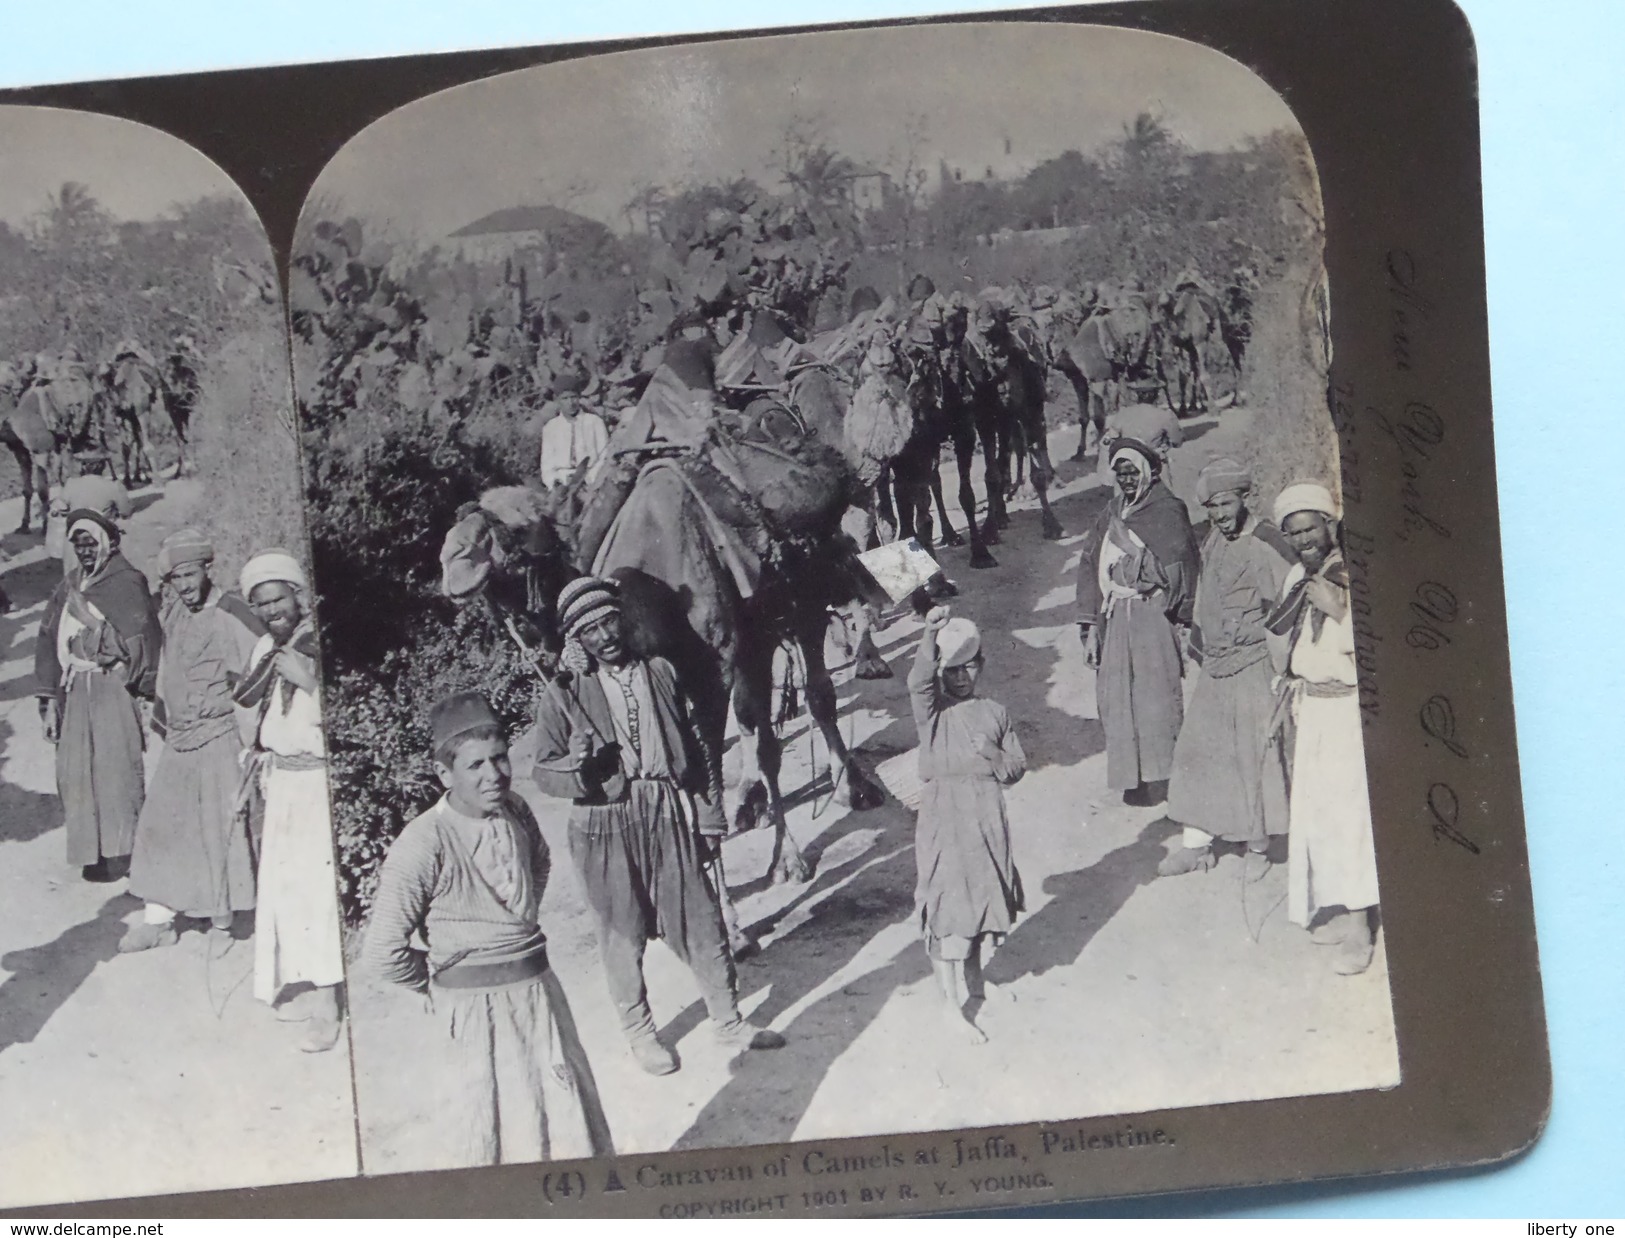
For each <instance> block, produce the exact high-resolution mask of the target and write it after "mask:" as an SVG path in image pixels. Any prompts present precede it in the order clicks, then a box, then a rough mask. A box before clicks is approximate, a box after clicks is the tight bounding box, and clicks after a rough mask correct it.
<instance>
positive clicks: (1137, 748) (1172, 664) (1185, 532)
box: [1078, 438, 1199, 807]
mask: <svg viewBox="0 0 1625 1238" xmlns="http://www.w3.org/2000/svg"><path fill="white" fill-rule="evenodd" d="M1111 469H1112V476H1113V478H1114V479H1115V481H1116V483H1117V493H1115V494H1113V495H1112V497H1111V500H1110V501H1109V502H1108V503H1107V505H1106V507H1105V509H1104V510H1103V511H1102V512H1101V513H1100V519H1099V520H1098V521H1097V522H1096V524H1095V527H1094V528H1093V529H1092V530H1091V531H1090V533H1089V536H1088V537H1086V538H1085V539H1084V543H1083V552H1082V557H1081V559H1080V561H1079V564H1078V627H1079V630H1080V632H1081V634H1082V636H1083V656H1084V661H1085V662H1086V663H1088V665H1089V666H1091V667H1093V668H1095V699H1096V701H1097V703H1098V708H1099V712H1100V725H1101V727H1102V729H1103V730H1104V731H1105V732H1106V785H1107V787H1109V788H1110V789H1111V790H1113V791H1121V792H1122V793H1123V801H1124V803H1127V804H1132V805H1136V806H1141V807H1144V806H1149V805H1151V804H1155V803H1159V802H1161V800H1162V799H1163V798H1164V797H1165V795H1166V792H1167V780H1168V776H1169V774H1170V773H1171V772H1172V770H1173V761H1174V741H1175V739H1176V738H1177V737H1178V735H1179V728H1180V724H1181V723H1182V722H1183V720H1184V717H1185V701H1184V696H1183V694H1182V688H1181V680H1182V677H1183V674H1184V662H1183V654H1182V651H1181V645H1180V629H1182V628H1184V627H1186V626H1188V625H1189V624H1190V621H1191V605H1192V601H1193V594H1194V591H1195V588H1196V577H1197V572H1198V567H1199V559H1198V551H1197V546H1196V535H1195V533H1194V532H1192V530H1191V522H1190V516H1189V515H1188V514H1187V513H1186V511H1185V504H1184V503H1182V502H1180V501H1179V499H1177V498H1175V497H1174V494H1173V491H1171V490H1169V489H1168V487H1167V486H1166V485H1165V484H1164V483H1163V481H1162V479H1161V472H1162V458H1161V456H1159V455H1158V453H1157V452H1156V451H1154V450H1153V449H1152V448H1151V447H1149V446H1147V445H1146V444H1145V443H1142V442H1140V441H1139V440H1138V439H1132V438H1121V439H1119V440H1118V441H1117V442H1116V443H1115V444H1114V445H1113V447H1112V451H1111Z"/></svg>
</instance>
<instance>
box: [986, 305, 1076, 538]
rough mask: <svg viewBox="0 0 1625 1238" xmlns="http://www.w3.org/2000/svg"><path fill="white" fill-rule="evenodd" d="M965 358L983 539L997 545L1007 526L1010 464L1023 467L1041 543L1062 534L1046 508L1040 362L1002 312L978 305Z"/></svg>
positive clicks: (1049, 471)
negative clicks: (979, 470) (983, 496)
mask: <svg viewBox="0 0 1625 1238" xmlns="http://www.w3.org/2000/svg"><path fill="white" fill-rule="evenodd" d="M969 338H970V339H971V341H972V342H971V346H970V348H969V350H968V353H967V354H966V355H967V372H968V375H969V378H970V383H971V409H972V415H973V417H974V419H975V422H976V427H977V437H978V438H979V439H980V440H981V444H982V452H983V455H984V456H985V457H986V460H987V483H986V484H987V521H986V530H985V532H984V534H983V536H984V537H985V538H986V540H987V541H989V542H992V543H997V541H998V537H999V531H1000V530H1001V529H1003V528H1005V527H1006V526H1008V525H1009V523H1010V516H1009V513H1008V511H1007V510H1006V507H1005V505H1006V503H1007V502H1008V501H1009V499H1010V498H1011V497H1012V496H1013V495H1014V493H1015V485H1014V484H1013V481H1014V478H1013V477H1012V471H1011V461H1012V458H1014V459H1015V460H1016V461H1017V462H1018V463H1024V464H1025V465H1026V468H1027V471H1028V472H1029V474H1030V476H1031V478H1032V483H1033V489H1034V490H1035V491H1037V493H1038V506H1039V509H1040V511H1041V512H1042V513H1043V516H1042V528H1043V536H1044V538H1045V540H1046V541H1055V540H1057V539H1059V538H1061V537H1062V536H1064V532H1063V530H1062V528H1061V522H1060V521H1059V520H1057V519H1056V517H1055V512H1054V510H1053V509H1052V508H1051V507H1050V501H1049V483H1050V479H1051V478H1053V477H1054V476H1055V467H1054V465H1053V464H1051V462H1050V458H1049V429H1048V426H1047V424H1046V422H1045V420H1044V403H1045V399H1046V394H1045V374H1046V368H1047V367H1046V366H1045V364H1044V362H1043V361H1042V360H1041V359H1040V358H1039V357H1037V356H1035V355H1034V353H1033V349H1032V348H1031V347H1030V346H1029V345H1027V344H1025V343H1023V341H1022V340H1021V339H1020V338H1019V337H1018V336H1017V334H1016V331H1015V329H1014V327H1013V325H1012V322H1011V318H1010V314H1009V312H1008V311H1007V310H1004V309H1001V308H999V307H996V306H993V305H990V304H987V303H984V304H983V305H982V306H981V307H979V309H978V311H977V322H976V327H975V331H974V334H973V336H971V337H969Z"/></svg>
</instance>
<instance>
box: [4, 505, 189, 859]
mask: <svg viewBox="0 0 1625 1238" xmlns="http://www.w3.org/2000/svg"><path fill="white" fill-rule="evenodd" d="M67 532H68V544H69V545H70V546H71V547H72V549H73V562H72V564H71V565H69V569H68V572H67V575H66V577H65V578H64V579H63V581H62V583H61V584H60V585H58V586H57V587H56V591H55V592H54V593H52V594H51V600H50V601H49V602H48V603H47V604H46V607H45V615H44V617H43V618H42V619H41V620H40V630H39V639H38V641H37V642H36V643H35V652H34V674H35V678H36V681H37V687H36V694H37V695H38V697H39V710H40V720H41V721H42V722H43V723H44V726H45V738H46V739H47V740H49V741H50V742H51V743H54V744H56V785H57V794H58V795H60V796H61V797H62V816H63V820H64V824H65V825H66V832H67V839H68V863H69V864H78V865H80V866H81V868H82V872H83V875H84V878H85V880H86V881H116V880H117V879H118V878H119V877H120V876H122V875H123V874H124V872H127V871H128V866H129V856H130V847H131V845H132V843H133V842H134V840H135V826H136V820H137V819H138V818H139V817H140V815H141V805H142V803H143V802H144V801H145V799H146V784H145V771H144V770H143V767H142V763H141V751H142V748H143V746H144V740H143V737H142V733H141V715H140V712H139V710H138V708H137V702H138V701H150V700H152V698H153V691H154V688H155V686H156V682H157V677H158V651H159V649H160V648H161V647H162V646H163V630H162V628H161V627H160V626H159V622H158V608H157V606H156V605H155V604H154V602H153V600H152V594H151V593H150V592H149V591H148V589H147V579H146V577H145V576H143V575H142V574H141V573H140V572H138V571H136V570H135V568H134V567H132V566H131V565H130V562H129V560H127V559H126V558H125V557H124V556H123V555H122V554H120V553H119V548H118V547H119V532H118V529H117V527H116V526H115V525H114V524H113V522H112V521H111V520H109V519H108V518H107V517H105V516H103V515H101V514H100V513H98V512H93V511H89V510H87V509H77V510H75V511H71V512H69V513H68V516H67ZM121 870H122V871H121Z"/></svg>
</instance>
